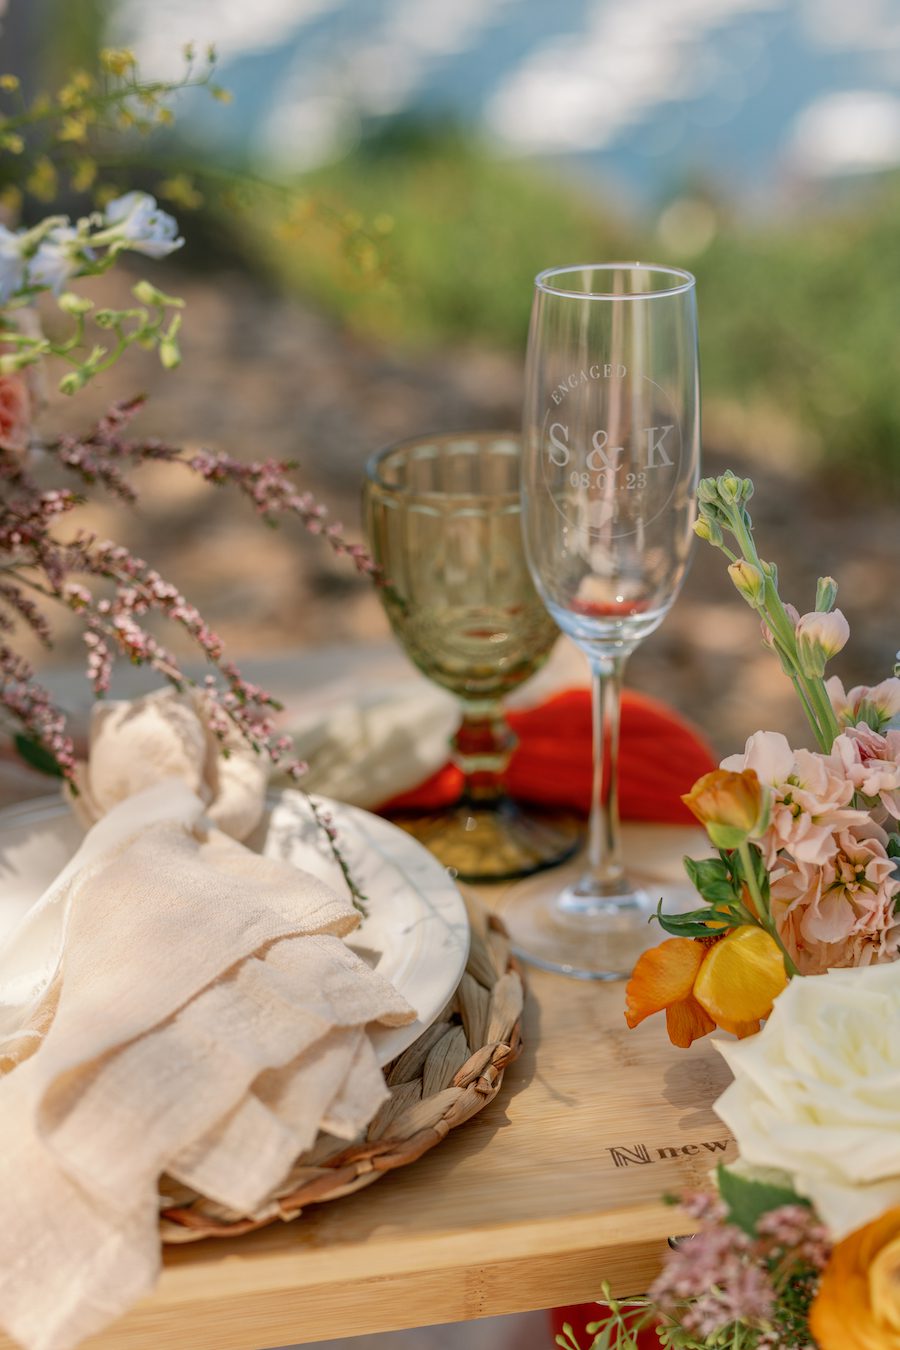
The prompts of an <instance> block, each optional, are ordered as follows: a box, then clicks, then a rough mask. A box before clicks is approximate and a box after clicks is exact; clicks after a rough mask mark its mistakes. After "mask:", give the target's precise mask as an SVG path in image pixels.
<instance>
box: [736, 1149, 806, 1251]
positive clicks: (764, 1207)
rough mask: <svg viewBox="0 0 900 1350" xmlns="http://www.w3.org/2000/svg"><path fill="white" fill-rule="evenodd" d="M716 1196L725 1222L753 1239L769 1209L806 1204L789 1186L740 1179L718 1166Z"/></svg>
mask: <svg viewBox="0 0 900 1350" xmlns="http://www.w3.org/2000/svg"><path fill="white" fill-rule="evenodd" d="M716 1176H717V1182H718V1186H719V1195H720V1196H721V1197H722V1200H723V1201H724V1203H725V1205H726V1207H727V1209H728V1220H729V1222H730V1223H733V1224H736V1226H737V1227H738V1228H742V1229H743V1231H744V1232H745V1233H748V1234H749V1235H750V1237H755V1236H756V1225H757V1223H758V1221H759V1220H760V1219H761V1218H762V1216H763V1215H764V1214H768V1212H769V1210H772V1209H778V1208H779V1206H781V1205H806V1206H807V1208H808V1207H809V1201H808V1200H804V1199H803V1197H802V1196H799V1195H798V1194H797V1192H796V1191H795V1190H793V1189H792V1187H791V1186H789V1185H785V1184H780V1183H778V1182H772V1181H757V1180H756V1179H755V1178H753V1177H747V1176H742V1175H741V1173H740V1172H733V1171H731V1169H730V1168H728V1167H725V1166H724V1165H723V1164H722V1163H719V1166H718V1168H717V1169H716Z"/></svg>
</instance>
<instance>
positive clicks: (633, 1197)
mask: <svg viewBox="0 0 900 1350" xmlns="http://www.w3.org/2000/svg"><path fill="white" fill-rule="evenodd" d="M23 795H27V793H26V794H23ZM702 843H703V841H702V836H699V835H698V834H697V832H694V831H690V830H687V831H686V830H680V829H676V828H673V827H652V837H651V835H650V834H648V832H647V830H646V827H645V828H643V829H642V828H641V827H631V828H630V830H628V838H627V840H626V848H627V850H628V851H630V853H631V854H632V855H633V857H634V858H635V860H636V861H637V860H640V861H642V862H643V863H645V864H646V863H648V859H649V862H650V865H651V870H653V871H655V874H656V875H659V874H660V873H661V872H662V871H665V870H666V866H668V868H670V869H672V870H673V872H674V874H676V875H677V873H678V870H679V868H678V859H679V858H680V856H681V854H682V853H683V852H684V851H686V849H688V848H697V847H700V848H701V849H702ZM559 875H560V874H559V873H556V874H553V879H554V881H555V882H557V883H558V879H559ZM482 894H484V895H485V896H486V897H487V898H488V899H490V898H491V892H490V890H488V889H485V890H483V891H482ZM495 895H496V888H495ZM529 986H530V988H529V996H528V1001H527V1008H526V1015H525V1021H524V1035H525V1051H524V1053H523V1055H522V1057H521V1059H520V1060H519V1061H518V1062H517V1063H515V1064H514V1065H512V1066H511V1067H510V1068H509V1069H508V1070H507V1074H506V1078H505V1080H504V1083H503V1087H502V1090H501V1092H500V1094H499V1096H498V1097H497V1099H496V1100H495V1101H494V1102H493V1103H492V1104H491V1105H490V1106H489V1107H487V1108H486V1109H485V1110H484V1111H482V1112H481V1113H480V1114H479V1115H478V1116H476V1117H474V1119H472V1120H471V1121H469V1122H468V1123H467V1124H466V1125H464V1126H462V1127H461V1128H459V1129H458V1130H455V1131H454V1132H453V1133H452V1134H451V1135H450V1136H449V1137H448V1139H447V1140H446V1141H445V1142H444V1143H443V1144H441V1145H440V1146H439V1147H437V1148H435V1149H434V1150H433V1151H432V1152H430V1153H429V1154H427V1155H426V1156H425V1157H424V1158H423V1159H421V1160H420V1161H419V1162H418V1163H416V1164H414V1165H413V1166H411V1167H409V1168H405V1169H403V1170H401V1171H399V1172H397V1173H394V1174H392V1175H389V1176H387V1177H385V1178H384V1179H383V1180H381V1181H379V1182H377V1183H376V1184H375V1185H374V1186H372V1187H370V1188H368V1189H367V1190H364V1191H362V1192H360V1193H359V1194H358V1195H355V1196H351V1197H348V1198H347V1199H344V1200H339V1201H336V1202H333V1203H329V1204H326V1205H322V1206H321V1207H318V1208H317V1207H312V1208H311V1209H309V1210H307V1211H306V1213H305V1214H304V1215H303V1216H302V1217H301V1218H300V1219H299V1220H297V1221H296V1222H294V1223H292V1224H289V1225H288V1224H285V1225H279V1226H278V1227H272V1228H268V1229H264V1230H262V1231H261V1232H258V1233H253V1234H250V1235H249V1236H246V1237H242V1238H239V1239H233V1240H227V1241H206V1242H202V1243H198V1244H195V1245H191V1246H186V1247H178V1248H170V1249H167V1251H166V1252H165V1258H164V1268H163V1272H162V1277H161V1279H160V1282H159V1286H158V1288H157V1290H156V1292H155V1293H154V1294H153V1295H152V1297H150V1298H147V1299H145V1300H144V1301H143V1302H142V1303H140V1304H139V1305H137V1306H136V1307H135V1308H134V1309H132V1311H131V1312H130V1313H129V1314H128V1315H127V1316H126V1317H125V1318H123V1319H122V1320H121V1321H120V1322H118V1323H116V1324H115V1325H114V1326H113V1327H111V1328H110V1329H109V1330H108V1331H106V1332H105V1333H103V1334H102V1335H100V1336H97V1337H94V1338H92V1339H91V1340H89V1341H88V1342H85V1347H86V1350H260V1348H261V1347H268V1346H277V1345H285V1344H290V1343H295V1342H306V1341H315V1340H325V1339H328V1338H330V1337H336V1336H348V1335H353V1334H358V1333H363V1332H374V1331H386V1330H392V1329H398V1328H401V1327H410V1326H421V1325H427V1324H430V1323H437V1322H450V1321H458V1320H464V1319H468V1318H476V1317H484V1316H488V1315H491V1314H499V1313H509V1312H516V1311H522V1310H525V1309H532V1308H540V1307H550V1306H554V1305H557V1304H563V1303H572V1302H577V1301H582V1300H588V1299H591V1298H592V1297H595V1296H596V1295H597V1294H598V1293H599V1289H600V1282H601V1281H602V1280H604V1279H607V1280H609V1281H610V1283H611V1285H612V1287H613V1289H614V1291H616V1292H617V1293H619V1294H628V1293H634V1292H640V1291H641V1290H643V1289H646V1287H647V1285H648V1283H649V1281H650V1280H651V1278H652V1277H653V1275H654V1273H655V1272H656V1271H657V1269H658V1268H659V1264H660V1260H661V1256H662V1253H663V1251H664V1244H665V1239H666V1237H667V1236H668V1235H670V1234H671V1233H672V1232H673V1229H677V1227H678V1220H677V1216H676V1214H675V1213H674V1212H673V1210H672V1209H671V1208H669V1207H668V1206H667V1205H665V1204H664V1203H663V1201H662V1198H661V1197H662V1196H663V1194H664V1193H667V1192H677V1191H679V1190H682V1189H685V1188H692V1187H696V1186H702V1185H703V1184H704V1182H705V1181H706V1178H707V1176H708V1173H709V1171H710V1170H711V1168H712V1167H713V1166H714V1165H715V1163H716V1162H719V1161H721V1160H722V1159H724V1158H727V1157H729V1156H731V1155H732V1152H733V1148H732V1144H731V1141H730V1139H729V1136H728V1133H727V1131H726V1130H725V1129H724V1128H723V1127H722V1125H721V1124H720V1123H719V1121H718V1120H717V1118H716V1116H715V1115H714V1114H713V1112H712V1109H711V1103H712V1102H713V1101H714V1099H715V1098H716V1097H717V1096H718V1094H719V1093H720V1092H721V1091H722V1089H723V1088H724V1087H725V1085H726V1083H727V1081H728V1073H727V1070H726V1069H725V1066H724V1063H723V1062H722V1061H721V1060H720V1058H719V1056H718V1055H717V1054H716V1052H715V1051H714V1050H713V1048H712V1047H711V1046H710V1044H709V1042H708V1041H707V1042H703V1043H701V1044H699V1045H696V1046H694V1048H693V1049H692V1050H691V1051H690V1052H689V1053H686V1052H684V1051H677V1050H674V1049H673V1048H672V1047H671V1046H670V1045H669V1043H668V1041H667V1039H666V1035H665V1029H664V1026H663V1024H662V1019H659V1018H658V1019H654V1021H652V1022H650V1023H645V1024H644V1025H643V1026H642V1027H640V1028H638V1029H637V1030H636V1031H631V1032H629V1031H628V1030H627V1029H626V1027H625V1023H624V1021H623V1017H622V1000H623V987H622V985H621V984H610V985H596V984H589V983H582V982H580V981H577V980H569V979H565V978H564V977H561V976H556V975H549V974H543V973H541V972H538V971H532V972H529ZM0 1350H12V1343H11V1342H10V1341H9V1340H7V1339H5V1338H3V1337H2V1336H0Z"/></svg>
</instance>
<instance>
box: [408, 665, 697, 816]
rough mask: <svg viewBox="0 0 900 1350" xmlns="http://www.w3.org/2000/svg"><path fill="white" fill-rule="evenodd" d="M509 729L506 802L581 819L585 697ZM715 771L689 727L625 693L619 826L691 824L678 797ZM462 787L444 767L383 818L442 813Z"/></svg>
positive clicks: (523, 718) (585, 787) (586, 785)
mask: <svg viewBox="0 0 900 1350" xmlns="http://www.w3.org/2000/svg"><path fill="white" fill-rule="evenodd" d="M509 722H510V726H511V727H512V729H513V731H514V732H515V733H516V735H517V737H518V738H519V744H518V746H517V748H516V750H515V752H514V753H513V757H512V760H511V762H510V765H509V769H508V770H507V773H506V785H507V787H508V789H509V792H510V794H511V796H513V797H516V798H518V799H520V800H522V801H531V802H535V803H536V804H539V805H542V806H559V807H568V808H569V809H570V810H574V811H578V812H581V813H582V814H584V815H587V814H588V812H589V811H590V805H591V785H592V778H593V764H592V752H591V695H590V690H588V689H566V690H564V691H563V692H562V693H559V694H555V695H554V696H553V697H552V698H549V699H548V700H547V701H546V702H545V703H541V704H539V705H538V706H537V707H534V708H526V709H524V710H522V711H515V712H510V714H509ZM715 764H716V761H715V759H714V758H713V753H712V750H711V749H710V747H709V746H708V745H707V743H706V742H705V741H704V739H703V737H702V736H701V735H700V733H699V732H698V731H696V730H695V729H694V728H693V727H692V726H691V725H690V724H689V723H688V722H686V721H684V720H683V718H681V717H679V716H678V714H677V713H675V712H673V711H672V709H671V708H668V707H666V705H665V704H664V703H659V702H658V701H657V700H656V699H652V698H648V697H647V696H646V695H645V694H636V693H633V692H632V691H631V690H626V692H625V694H624V695H623V697H622V729H621V736H620V753H619V811H620V813H621V816H622V819H623V820H648V821H656V822H658V823H661V824H671V825H691V824H694V817H693V816H692V815H691V813H690V811H689V810H688V809H687V807H686V806H685V805H684V803H683V802H682V801H681V794H682V793H684V792H689V791H690V789H691V787H692V786H693V784H694V783H695V782H696V781H697V779H698V778H700V777H701V776H702V775H703V774H704V773H708V772H709V770H710V769H713V768H715ZM462 781H463V780H462V774H461V773H460V771H459V769H457V768H455V766H454V765H452V764H446V765H445V766H444V768H443V769H439V770H438V772H437V773H436V774H432V776H431V777H430V778H428V779H426V780H425V782H424V783H421V784H420V785H419V786H418V787H417V788H413V789H412V791H410V792H404V793H402V794H401V795H400V796H399V797H394V798H392V799H391V801H389V802H386V803H385V804H384V806H382V807H381V810H382V811H399V810H418V811H437V810H440V809H441V808H442V807H445V806H449V805H451V804H452V803H453V802H455V801H456V800H457V799H458V797H459V795H460V792H461V791H462Z"/></svg>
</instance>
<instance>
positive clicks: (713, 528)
mask: <svg viewBox="0 0 900 1350" xmlns="http://www.w3.org/2000/svg"><path fill="white" fill-rule="evenodd" d="M694 534H695V535H696V536H697V538H698V539H705V540H706V542H707V543H708V544H715V545H716V547H717V548H719V547H721V545H722V543H723V539H722V529H721V526H720V525H719V522H718V521H717V520H714V519H713V518H712V516H701V517H700V519H699V520H695V521H694Z"/></svg>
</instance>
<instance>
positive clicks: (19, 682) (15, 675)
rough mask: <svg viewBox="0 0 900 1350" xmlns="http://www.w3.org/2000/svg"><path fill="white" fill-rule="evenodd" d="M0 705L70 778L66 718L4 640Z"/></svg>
mask: <svg viewBox="0 0 900 1350" xmlns="http://www.w3.org/2000/svg"><path fill="white" fill-rule="evenodd" d="M0 707H2V708H5V710H6V712H7V713H8V714H9V715H10V716H11V717H13V718H14V719H15V720H16V721H17V722H18V723H19V724H20V726H21V727H22V729H23V730H24V731H25V733H26V734H27V735H28V736H29V737H30V738H31V739H32V740H34V741H37V743H38V744H39V745H41V746H42V747H43V748H44V749H45V750H46V751H47V752H48V754H50V755H52V756H53V758H54V759H55V760H56V763H57V764H58V766H59V769H60V771H61V773H63V774H64V775H65V776H66V777H71V775H72V774H73V773H74V769H75V748H74V746H73V744H72V740H71V737H70V736H69V735H68V733H67V731H66V723H65V718H64V717H63V715H62V713H61V712H60V711H59V709H58V708H54V706H53V704H52V703H51V702H50V695H49V694H48V693H47V691H46V690H45V689H44V688H43V687H42V686H41V685H39V684H38V683H37V681H36V680H35V677H34V671H33V670H32V668H31V666H30V665H29V664H28V662H27V661H25V660H24V659H23V658H22V657H21V656H19V654H18V653H17V652H14V651H12V649H11V648H10V647H7V646H6V645H5V644H4V643H0Z"/></svg>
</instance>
